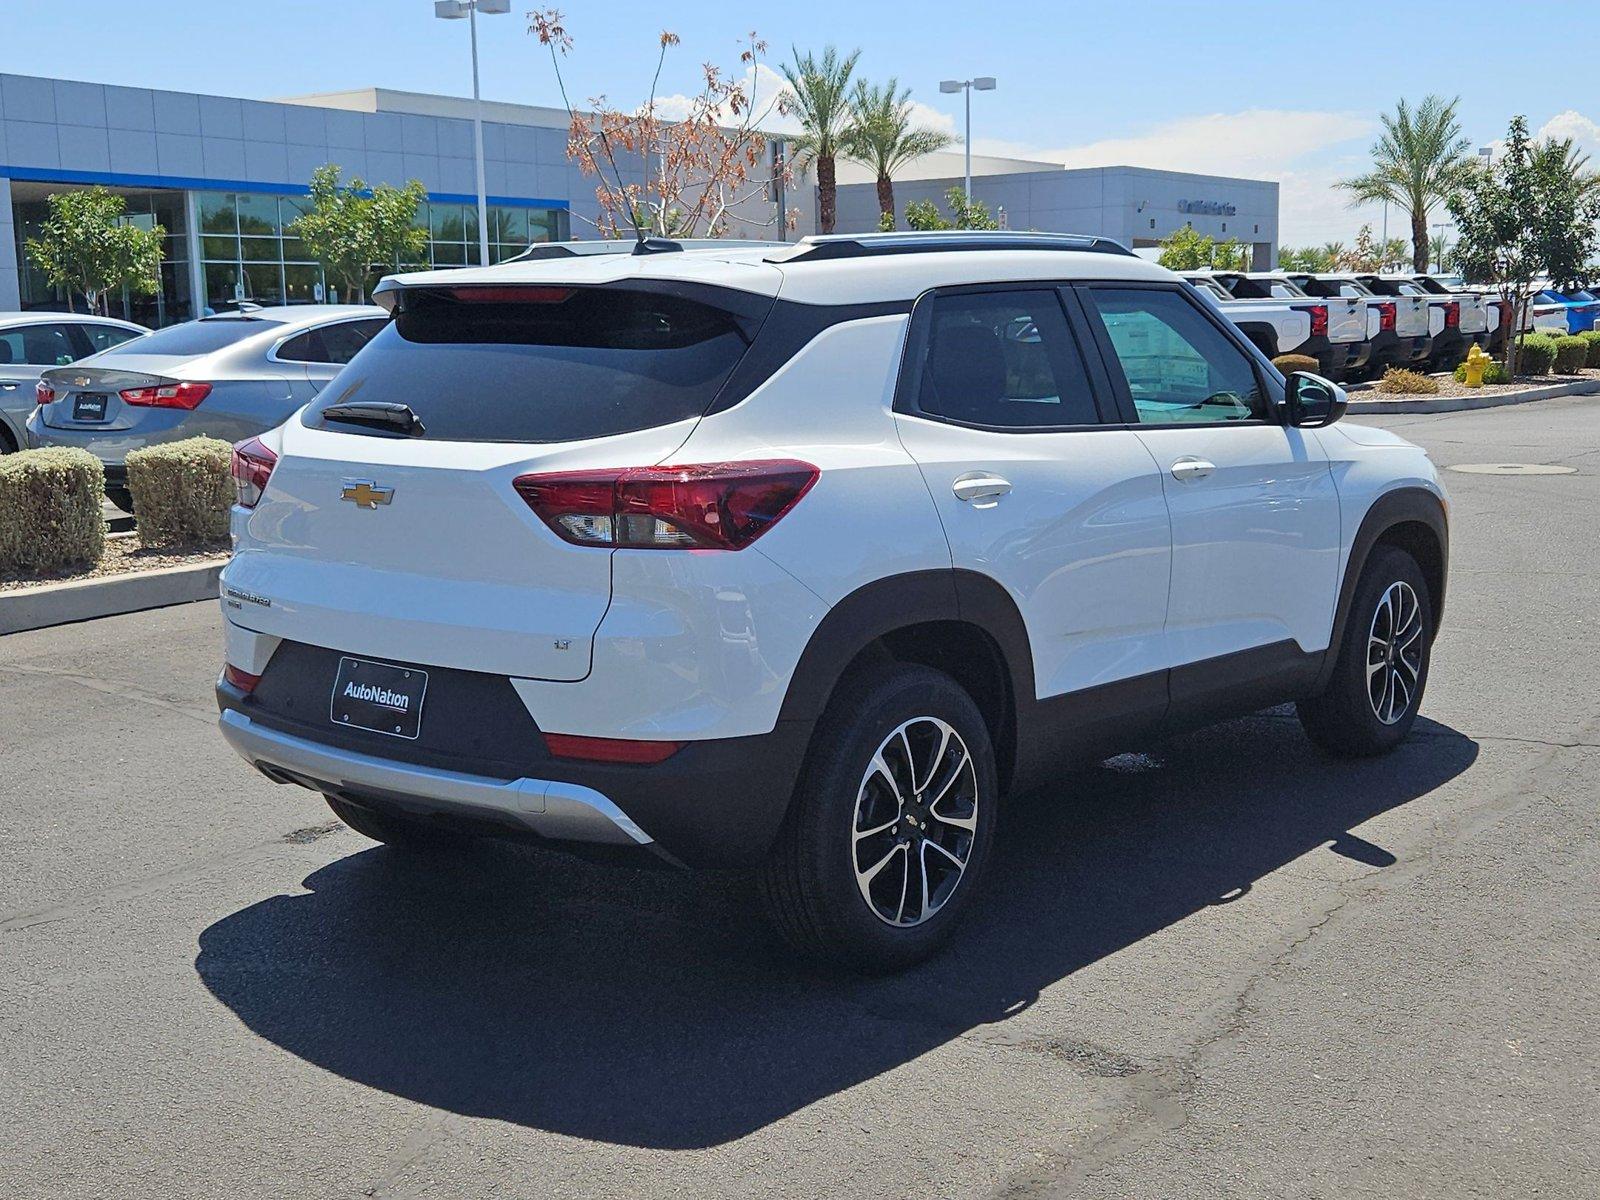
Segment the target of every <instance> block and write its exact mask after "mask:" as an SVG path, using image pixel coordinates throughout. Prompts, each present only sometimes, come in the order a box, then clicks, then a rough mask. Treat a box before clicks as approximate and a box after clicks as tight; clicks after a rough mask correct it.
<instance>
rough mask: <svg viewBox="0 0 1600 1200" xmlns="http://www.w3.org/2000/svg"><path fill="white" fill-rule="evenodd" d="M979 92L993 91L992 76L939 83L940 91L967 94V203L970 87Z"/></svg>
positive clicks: (969, 197)
mask: <svg viewBox="0 0 1600 1200" xmlns="http://www.w3.org/2000/svg"><path fill="white" fill-rule="evenodd" d="M973 88H977V89H978V90H979V91H980V92H992V91H994V76H993V75H980V76H978V78H976V79H944V80H941V81H940V83H939V90H940V91H941V92H946V93H953V92H965V93H966V94H967V136H966V139H965V140H966V149H967V203H968V204H971V203H972V89H973Z"/></svg>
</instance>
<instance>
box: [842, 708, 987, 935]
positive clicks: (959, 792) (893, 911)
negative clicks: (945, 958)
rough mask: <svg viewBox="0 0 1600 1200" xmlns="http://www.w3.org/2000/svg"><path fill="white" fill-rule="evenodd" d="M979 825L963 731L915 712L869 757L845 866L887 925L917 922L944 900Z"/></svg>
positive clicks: (971, 764)
mask: <svg viewBox="0 0 1600 1200" xmlns="http://www.w3.org/2000/svg"><path fill="white" fill-rule="evenodd" d="M977 829H978V776H977V770H976V765H975V764H974V762H973V759H972V753H971V751H969V750H968V749H967V744H966V742H965V741H963V740H962V738H961V735H960V734H959V733H957V732H956V730H955V728H954V727H953V726H952V725H950V723H949V722H947V721H942V720H940V719H939V718H938V717H914V718H912V719H911V720H909V721H906V722H905V723H904V724H902V725H900V726H899V727H898V728H897V729H895V730H893V731H892V732H891V733H890V734H889V735H888V736H887V737H886V738H884V740H883V742H882V743H881V744H880V745H879V747H878V749H877V752H876V753H875V754H874V755H873V756H872V761H871V763H870V764H869V765H868V767H867V770H866V773H865V774H864V775H862V777H861V786H860V789H859V790H858V791H857V793H856V804H855V820H854V828H853V829H852V831H851V832H852V837H851V846H850V853H851V866H852V868H853V869H854V870H855V876H856V886H857V887H858V888H860V890H861V896H862V899H864V900H865V901H866V902H867V907H868V908H870V909H871V910H872V912H873V914H874V915H875V916H876V917H877V918H878V919H879V920H880V921H883V922H884V923H885V924H888V925H894V926H898V927H908V926H912V925H920V924H922V923H923V922H924V921H926V920H928V919H929V918H930V917H932V916H933V915H934V914H935V913H937V912H938V911H939V910H940V909H941V908H943V907H944V906H945V904H946V903H948V902H949V900H950V897H951V896H952V895H953V894H954V892H955V890H956V887H957V885H959V884H960V882H961V878H962V876H963V875H964V874H965V873H966V869H967V862H968V860H969V858H970V857H971V855H972V848H973V844H974V842H975V840H976V837H977Z"/></svg>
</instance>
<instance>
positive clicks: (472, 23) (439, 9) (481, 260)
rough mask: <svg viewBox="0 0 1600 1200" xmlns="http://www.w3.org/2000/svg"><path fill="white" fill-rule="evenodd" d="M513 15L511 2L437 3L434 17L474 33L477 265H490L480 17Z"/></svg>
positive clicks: (440, 0) (448, 0) (456, 0)
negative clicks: (457, 23) (464, 22)
mask: <svg viewBox="0 0 1600 1200" xmlns="http://www.w3.org/2000/svg"><path fill="white" fill-rule="evenodd" d="M510 11H511V0H434V4H433V15H434V16H436V17H438V18H439V19H440V20H443V21H459V20H460V19H461V18H462V17H465V18H467V27H468V28H469V29H471V30H472V143H473V153H474V156H475V157H476V159H477V165H478V265H479V266H483V267H487V266H488V265H489V197H488V196H487V195H486V194H485V188H484V183H483V99H482V97H480V96H479V95H478V14H479V13H482V14H483V15H484V16H486V17H488V16H496V15H498V14H500V13H508V12H510Z"/></svg>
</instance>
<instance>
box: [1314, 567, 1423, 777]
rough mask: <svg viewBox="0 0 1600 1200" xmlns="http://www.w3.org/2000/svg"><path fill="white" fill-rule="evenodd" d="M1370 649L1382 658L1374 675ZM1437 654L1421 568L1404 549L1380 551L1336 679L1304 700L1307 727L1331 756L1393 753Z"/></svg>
mask: <svg viewBox="0 0 1600 1200" xmlns="http://www.w3.org/2000/svg"><path fill="white" fill-rule="evenodd" d="M1396 619H1398V621H1399V627H1398V629H1396V628H1395V627H1394V626H1393V624H1392V622H1393V621H1395V620H1396ZM1394 634H1398V637H1393V636H1392V635H1394ZM1391 642H1393V643H1394V645H1395V653H1393V654H1392V655H1391V653H1390V645H1391ZM1369 651H1370V652H1371V653H1372V654H1373V655H1376V656H1378V661H1377V665H1376V667H1375V668H1374V670H1373V672H1372V673H1371V674H1369V671H1368V668H1369V666H1372V665H1373V663H1372V662H1371V661H1370V660H1369V657H1368V656H1369ZM1432 652H1433V606H1432V603H1431V600H1430V598H1429V595H1428V586H1427V582H1426V580H1424V578H1423V576H1422V568H1420V567H1419V566H1417V561H1416V559H1414V558H1412V557H1411V555H1409V554H1407V553H1406V552H1405V551H1404V550H1401V549H1400V548H1399V547H1397V546H1380V547H1379V548H1378V549H1377V550H1375V551H1374V552H1373V555H1372V557H1371V558H1370V559H1369V560H1368V561H1367V565H1366V567H1365V569H1364V570H1363V571H1362V572H1361V582H1360V583H1359V584H1357V585H1356V591H1355V595H1354V596H1353V597H1352V598H1351V601H1350V614H1349V617H1348V618H1347V619H1346V621H1345V629H1344V635H1343V637H1342V638H1341V640H1340V643H1339V646H1338V653H1339V658H1338V660H1337V661H1336V662H1335V664H1334V668H1333V675H1332V678H1330V679H1329V681H1328V686H1327V689H1326V690H1325V691H1324V692H1323V693H1322V694H1321V695H1320V696H1315V697H1312V698H1311V699H1308V700H1302V701H1300V703H1299V705H1298V706H1297V708H1298V711H1299V714H1300V724H1301V725H1302V726H1303V727H1304V729H1305V731H1306V734H1307V735H1308V736H1309V737H1310V738H1311V740H1312V741H1313V742H1315V743H1316V744H1317V745H1318V746H1320V747H1322V749H1324V750H1326V751H1328V752H1329V753H1330V754H1337V755H1339V756H1341V757H1352V758H1354V757H1364V756H1368V755H1374V754H1385V753H1387V752H1389V751H1390V750H1393V749H1394V748H1395V747H1396V746H1398V745H1399V744H1400V743H1401V742H1403V741H1404V740H1405V739H1406V735H1407V734H1409V733H1410V732H1411V726H1412V725H1413V724H1414V723H1415V722H1416V719H1417V709H1418V707H1420V705H1421V704H1422V694H1423V692H1424V690H1425V689H1426V688H1427V686H1428V665H1429V660H1430V658H1431V656H1432ZM1369 684H1370V686H1369Z"/></svg>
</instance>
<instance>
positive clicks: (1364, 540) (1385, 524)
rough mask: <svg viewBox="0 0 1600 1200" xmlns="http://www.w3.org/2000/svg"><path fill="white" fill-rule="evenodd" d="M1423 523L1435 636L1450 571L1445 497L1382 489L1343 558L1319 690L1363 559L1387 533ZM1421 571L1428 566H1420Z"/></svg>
mask: <svg viewBox="0 0 1600 1200" xmlns="http://www.w3.org/2000/svg"><path fill="white" fill-rule="evenodd" d="M1407 524H1417V525H1423V526H1425V527H1426V528H1427V529H1428V530H1429V531H1430V532H1431V533H1432V535H1433V537H1434V540H1435V541H1436V543H1437V545H1438V551H1439V564H1438V571H1437V574H1436V575H1435V576H1434V577H1432V578H1430V579H1429V581H1428V582H1429V588H1428V591H1429V599H1430V601H1431V602H1432V605H1433V629H1434V635H1435V636H1437V634H1438V631H1439V622H1440V619H1441V618H1442V617H1443V615H1444V594H1445V582H1446V579H1447V578H1448V576H1449V573H1450V519H1449V517H1448V516H1447V515H1446V513H1445V507H1444V501H1443V500H1441V499H1440V498H1439V496H1438V495H1436V494H1435V493H1433V492H1431V491H1429V490H1428V489H1427V488H1424V487H1403V488H1396V489H1395V490H1393V491H1391V492H1385V493H1384V494H1383V495H1381V496H1379V497H1378V498H1377V499H1376V500H1375V501H1373V503H1372V507H1370V508H1369V509H1367V512H1366V515H1365V516H1364V517H1362V518H1361V524H1360V526H1359V527H1358V528H1357V529H1356V536H1355V540H1354V541H1353V542H1352V543H1351V545H1350V557H1349V558H1348V559H1346V560H1345V567H1344V576H1343V578H1342V579H1341V580H1340V582H1339V600H1338V604H1337V605H1336V607H1335V608H1334V614H1333V634H1332V636H1331V637H1330V638H1329V640H1328V652H1327V654H1325V655H1324V656H1323V663H1322V670H1321V671H1320V672H1319V673H1318V676H1317V682H1316V688H1317V690H1318V691H1321V690H1322V689H1323V688H1325V687H1327V685H1328V681H1329V680H1330V679H1331V678H1332V677H1333V668H1334V665H1335V664H1336V663H1337V662H1338V658H1339V643H1340V642H1341V641H1342V640H1343V638H1344V631H1345V624H1346V622H1347V620H1348V619H1349V616H1350V605H1351V603H1352V601H1353V600H1354V599H1355V591H1356V585H1357V584H1358V583H1360V582H1361V573H1362V571H1364V570H1365V569H1366V566H1367V559H1368V558H1370V557H1371V555H1372V548H1373V547H1374V546H1376V545H1377V544H1378V543H1379V542H1380V541H1381V540H1383V537H1384V535H1385V534H1387V533H1389V532H1390V531H1391V530H1393V529H1395V528H1396V527H1398V526H1400V525H1407ZM1421 565H1422V567H1423V571H1424V573H1427V571H1428V564H1426V563H1423V564H1421Z"/></svg>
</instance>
